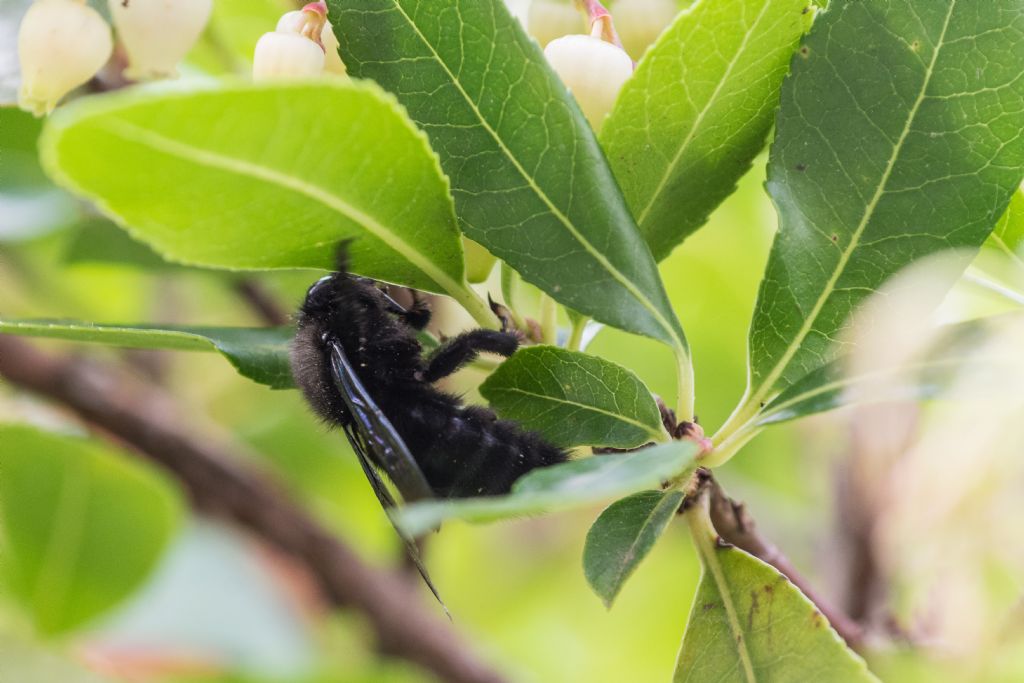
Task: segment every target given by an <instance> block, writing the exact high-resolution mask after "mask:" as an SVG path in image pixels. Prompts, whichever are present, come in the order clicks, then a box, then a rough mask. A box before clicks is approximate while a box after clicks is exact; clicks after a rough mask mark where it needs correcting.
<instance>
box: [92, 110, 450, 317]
mask: <svg viewBox="0 0 1024 683" xmlns="http://www.w3.org/2000/svg"><path fill="white" fill-rule="evenodd" d="M114 122H116V125H115V123H114ZM96 127H97V128H100V129H101V130H104V131H105V132H107V133H109V134H110V135H113V136H114V137H118V138H121V139H122V140H126V141H128V142H134V143H137V144H140V145H144V146H148V147H150V148H152V149H154V150H156V151H158V152H163V153H165V154H169V155H171V156H176V157H178V158H180V159H183V160H185V161H191V162H194V163H197V164H200V165H209V166H212V167H214V168H218V169H220V170H222V171H227V172H229V173H234V174H236V175H240V176H246V177H249V178H255V179H257V180H262V181H264V182H267V183H272V184H276V185H280V186H281V187H284V188H286V189H289V190H292V191H293V192H297V193H298V194H301V195H304V196H306V197H308V198H310V199H312V200H314V201H317V202H319V203H320V204H322V205H324V206H326V207H327V208H329V209H332V210H334V211H336V212H338V213H340V214H342V215H343V216H345V217H346V218H348V219H349V220H351V221H352V222H354V223H356V224H358V225H360V226H362V227H363V228H365V229H366V230H367V232H370V233H372V234H373V235H374V236H375V237H377V238H378V239H379V240H381V241H382V242H383V243H384V244H386V245H387V246H388V247H389V248H391V249H393V250H394V251H395V252H397V253H398V254H400V255H401V256H402V258H404V259H405V260H406V261H408V262H409V263H411V264H412V265H413V266H415V267H416V268H418V269H419V270H420V271H421V272H423V273H424V274H425V275H426V276H427V277H429V278H430V279H431V280H433V281H434V282H435V283H436V284H437V285H438V286H439V287H440V288H441V289H442V290H443V291H444V292H446V293H448V294H450V295H452V296H453V298H455V299H457V300H461V299H463V298H464V297H463V296H462V295H461V293H462V292H464V291H465V288H464V287H463V285H462V283H461V282H459V281H457V280H456V279H455V278H453V277H451V276H450V275H449V274H448V273H446V272H444V271H443V270H441V269H440V268H438V267H437V266H436V265H435V264H434V263H433V262H431V261H430V260H429V259H426V258H424V256H423V254H422V253H421V252H420V251H419V250H418V249H417V248H416V247H414V246H413V245H411V244H409V243H408V242H406V241H405V240H404V239H403V238H402V237H401V235H399V234H397V233H396V232H394V231H393V230H392V229H390V228H389V227H387V226H386V225H384V224H383V223H381V222H380V221H379V220H377V219H376V218H374V217H373V216H371V215H369V214H368V213H366V212H364V211H362V210H360V209H358V208H357V207H355V206H353V205H352V204H350V203H349V202H347V201H346V200H345V199H343V198H342V197H340V196H338V195H336V194H334V193H332V192H329V191H327V190H325V189H324V188H322V187H319V186H317V185H315V184H313V183H310V182H307V181H305V180H303V179H301V178H298V177H295V176H290V175H287V174H285V173H282V172H280V171H278V170H275V169H273V168H269V167H267V166H263V165H261V164H257V163H253V162H252V161H249V160H247V159H240V158H237V157H232V156H228V155H226V154H221V153H219V152H212V151H209V150H205V149H202V148H199V147H196V146H194V145H191V144H188V143H186V142H182V141H180V140H175V139H173V138H170V137H167V136H165V135H162V134H160V133H158V132H156V131H154V130H151V129H148V128H145V127H143V126H140V125H138V124H135V123H131V122H129V121H126V120H124V119H118V118H115V119H112V120H111V121H109V122H101V123H98V124H96Z"/></svg>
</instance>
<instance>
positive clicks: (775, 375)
mask: <svg viewBox="0 0 1024 683" xmlns="http://www.w3.org/2000/svg"><path fill="white" fill-rule="evenodd" d="M954 7H956V0H951V1H950V3H949V10H948V11H947V12H946V19H945V22H944V23H943V25H942V31H941V32H940V33H939V37H938V40H936V41H935V49H934V50H933V52H932V59H931V62H930V63H929V64H928V68H927V69H926V70H925V76H924V78H923V79H922V82H921V89H920V91H919V92H918V94H917V98H916V99H915V100H914V104H913V106H912V107H911V108H910V113H909V114H908V116H907V121H906V123H905V124H904V126H903V130H902V131H901V133H900V136H899V138H898V139H897V140H896V143H895V144H894V145H893V151H892V154H891V155H890V156H889V160H888V162H887V163H886V166H885V170H884V171H883V173H882V177H881V178H880V179H879V181H878V186H877V187H876V188H875V192H874V195H873V196H872V197H871V200H870V201H869V202H868V205H867V206H866V207H865V210H864V215H863V216H862V218H861V220H860V223H859V224H858V225H857V228H856V230H854V233H853V235H852V236H851V238H850V244H849V246H847V247H846V249H844V250H843V252H842V254H840V257H839V262H838V263H837V264H836V268H835V270H834V271H833V273H832V275H831V276H830V277H829V279H828V281H827V282H826V283H825V287H824V288H823V289H822V292H821V295H820V296H819V297H818V300H817V301H816V302H815V304H814V307H813V308H812V309H811V311H810V313H809V314H808V316H807V317H806V318H805V319H804V323H803V325H801V327H800V330H799V331H798V332H797V334H796V335H795V336H794V338H793V341H792V342H790V344H789V346H788V347H787V348H786V352H785V353H784V354H783V355H782V358H780V359H779V362H778V363H776V364H775V366H774V367H773V368H772V370H771V371H770V372H769V373H768V375H767V377H766V378H765V379H764V380H762V382H761V386H760V388H759V389H758V391H757V392H756V393H754V394H753V396H752V397H751V398H750V399H749V401H748V404H750V405H755V406H756V405H759V404H760V403H761V402H762V401H764V399H765V398H766V396H767V395H768V394H769V393H770V392H771V391H772V389H773V388H774V385H775V383H776V382H777V381H778V380H779V378H780V377H781V376H782V374H783V373H784V372H785V371H786V368H787V366H788V365H789V362H790V361H791V360H793V357H794V356H795V355H796V354H797V352H799V350H800V347H801V346H802V345H803V342H804V339H806V338H807V335H808V334H810V332H811V331H812V330H813V328H814V324H815V323H816V322H817V319H818V316H819V315H820V314H821V311H822V309H823V308H824V307H825V304H826V302H827V301H828V299H829V297H830V296H831V295H832V292H833V291H834V290H835V286H836V284H837V283H838V282H839V278H840V277H842V275H843V271H844V270H845V268H846V264H847V263H848V262H849V260H850V258H851V257H852V256H853V252H854V251H856V249H857V247H858V246H859V244H860V238H861V237H862V236H863V234H864V231H865V230H866V229H867V226H868V223H869V222H870V221H871V218H872V216H873V215H874V212H875V209H876V208H877V207H878V202H879V201H880V200H881V198H882V196H883V195H884V194H885V188H886V185H887V184H888V182H889V177H890V175H891V174H892V170H893V168H894V167H895V166H896V162H897V160H898V157H899V154H900V152H901V151H902V149H903V143H904V142H905V141H906V139H907V136H908V135H909V134H910V131H911V129H912V128H913V124H914V120H915V119H916V118H917V112H918V109H920V107H921V103H922V102H923V101H924V97H925V93H926V92H927V91H928V86H929V85H930V84H931V80H932V76H933V75H934V72H935V64H936V62H937V61H938V58H939V54H940V53H941V52H942V47H943V44H944V43H945V39H946V30H947V29H948V28H949V22H950V19H951V18H952V16H953V9H954Z"/></svg>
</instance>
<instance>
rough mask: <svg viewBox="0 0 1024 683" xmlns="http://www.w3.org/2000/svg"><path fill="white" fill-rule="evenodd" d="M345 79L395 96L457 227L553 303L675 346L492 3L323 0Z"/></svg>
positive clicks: (612, 209)
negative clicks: (440, 175) (440, 174)
mask: <svg viewBox="0 0 1024 683" xmlns="http://www.w3.org/2000/svg"><path fill="white" fill-rule="evenodd" d="M328 6H329V8H330V16H331V21H332V22H333V24H334V28H335V32H336V33H337V35H338V36H339V41H340V43H341V56H342V59H344V61H345V64H346V65H347V66H348V69H349V73H350V74H352V75H354V76H359V77H362V78H372V79H374V80H375V81H377V82H378V83H380V84H381V85H383V86H384V87H385V88H387V89H388V90H390V91H392V92H394V93H395V95H397V97H398V99H399V101H401V102H402V104H404V105H405V106H406V108H407V109H408V110H409V114H410V116H412V118H413V120H414V121H416V122H417V123H418V124H419V125H420V126H421V127H422V128H423V130H425V131H426V132H427V134H428V135H429V136H430V141H431V144H432V145H433V147H434V149H435V150H437V153H438V155H440V157H441V165H442V167H443V168H444V170H445V171H446V172H447V173H448V175H449V176H450V177H451V181H452V193H453V195H454V197H455V207H456V211H457V213H458V216H459V220H460V225H461V226H462V229H463V231H464V232H465V233H466V235H467V236H469V237H470V238H471V239H473V240H475V241H477V242H479V243H480V244H482V245H483V246H484V247H486V248H487V250H488V251H490V252H491V253H492V254H494V255H496V256H498V257H499V258H501V259H503V260H505V261H506V262H508V263H509V264H510V265H511V266H513V267H514V268H515V269H516V270H517V271H518V272H519V273H520V274H522V276H523V278H524V279H526V280H527V281H529V282H531V283H533V284H535V285H537V286H538V287H540V288H541V289H542V290H544V291H545V292H547V293H548V294H549V295H550V296H551V297H552V298H554V299H555V300H557V301H559V302H561V303H563V304H565V305H567V306H569V307H570V308H573V309H574V310H576V311H579V312H581V313H584V314H586V315H590V316H592V317H593V318H594V319H596V320H600V321H601V322H605V323H608V324H610V325H614V326H616V327H621V328H622V329H626V330H630V331H632V332H636V333H639V334H644V335H647V336H651V337H654V338H656V339H660V340H662V341H664V342H667V343H669V344H671V345H673V346H675V347H677V348H679V349H683V348H685V340H684V338H683V333H682V329H681V328H680V326H679V322H678V321H677V320H676V317H675V314H674V313H673V311H672V308H671V306H670V305H669V302H668V298H667V296H666V294H665V290H664V287H663V285H662V283H661V280H660V278H659V276H658V272H657V268H656V267H655V264H654V260H653V259H652V258H651V256H650V253H649V252H648V250H647V247H646V246H645V245H644V243H643V239H642V238H641V236H640V235H639V233H638V231H637V229H636V224H635V223H634V222H633V219H632V217H631V216H630V213H629V209H628V208H627V206H626V203H625V201H624V200H623V199H622V194H621V193H620V192H619V189H618V187H617V185H616V183H615V180H614V178H613V176H612V173H611V170H610V169H609V168H608V164H607V163H606V162H605V159H604V156H603V154H602V152H601V149H600V147H599V146H598V144H597V141H596V139H595V138H594V134H593V132H592V131H591V130H590V128H589V126H588V125H587V123H586V120H585V119H584V118H583V115H582V114H581V113H580V111H579V108H578V106H577V105H576V103H575V101H574V100H573V99H572V98H571V96H570V95H569V94H568V92H567V91H566V90H565V88H564V86H563V85H562V84H561V82H560V81H559V80H558V78H557V77H556V76H555V75H554V73H552V71H551V70H550V69H549V68H548V67H547V64H546V62H545V61H544V57H543V55H542V54H541V51H540V48H539V47H538V46H537V44H536V43H535V42H534V41H532V40H531V39H530V38H528V37H527V36H526V34H525V33H524V31H523V29H522V27H521V26H520V24H519V22H518V21H517V20H516V19H514V18H513V17H512V16H511V15H510V14H509V13H508V10H507V9H506V7H505V5H504V2H502V0H451V2H424V1H423V0H330V1H329V2H328Z"/></svg>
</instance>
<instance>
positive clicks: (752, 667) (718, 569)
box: [672, 542, 877, 683]
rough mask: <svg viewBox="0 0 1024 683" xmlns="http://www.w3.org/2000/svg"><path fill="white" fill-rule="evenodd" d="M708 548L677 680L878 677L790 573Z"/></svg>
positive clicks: (837, 681)
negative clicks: (788, 576) (841, 636)
mask: <svg viewBox="0 0 1024 683" xmlns="http://www.w3.org/2000/svg"><path fill="white" fill-rule="evenodd" d="M708 547H709V549H710V552H711V553H712V555H711V556H710V557H704V556H703V553H702V559H703V560H704V561H705V563H706V565H710V566H705V569H704V574H703V576H702V578H701V582H700V587H699V588H698V589H697V595H696V597H695V598H694V601H693V607H692V608H691V610H690V619H689V622H688V623H687V625H686V634H685V635H684V637H683V645H682V648H681V649H680V651H679V659H678V661H677V662H676V671H675V675H674V677H673V679H672V680H673V681H674V683H690V682H693V683H704V682H705V681H719V682H721V683H732V682H734V681H735V682H736V683H753V682H754V681H766V682H768V681H770V682H771V683H776V682H782V681H794V682H795V681H828V682H829V683H845V682H847V681H849V682H851V683H852V682H855V681H865V682H867V681H877V679H876V678H875V677H874V676H873V675H872V674H871V673H870V672H869V671H868V670H867V667H866V666H865V664H864V661H863V660H862V659H861V658H860V657H858V656H857V655H856V654H854V653H853V652H852V651H850V650H849V649H847V647H846V645H845V644H844V643H843V641H842V640H841V639H840V638H839V636H838V635H836V632H835V631H833V630H832V628H831V626H829V623H828V621H826V620H825V617H824V616H822V614H821V613H820V612H819V611H818V610H817V609H816V608H815V607H814V605H813V604H812V603H811V601H810V600H808V599H807V598H805V597H804V595H803V593H801V592H800V591H799V590H797V589H796V588H795V587H794V586H793V584H791V583H790V582H789V581H788V580H787V579H786V577H784V576H783V575H782V574H780V573H779V572H777V571H776V570H775V569H774V568H773V567H770V566H768V565H767V564H765V563H764V562H762V561H761V560H758V559H756V558H754V557H751V556H750V555H748V554H746V553H745V552H743V551H742V550H738V549H736V548H733V547H731V546H720V545H718V544H715V543H714V542H709V543H708Z"/></svg>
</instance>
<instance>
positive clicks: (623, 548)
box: [583, 490, 684, 608]
mask: <svg viewBox="0 0 1024 683" xmlns="http://www.w3.org/2000/svg"><path fill="white" fill-rule="evenodd" d="M683 498H684V495H683V492H682V491H677V490H673V491H641V492H640V493H636V494H633V495H632V496H629V497H628V498H623V499H622V500H619V501H616V502H614V503H612V504H611V505H610V506H609V507H608V509H606V510H605V511H604V512H602V513H601V516H600V517H598V518H597V521H596V522H594V525H593V526H592V527H590V531H589V532H588V533H587V543H586V545H585V546H584V548H583V573H584V574H585V575H586V577H587V582H588V583H590V587H591V588H593V589H594V592H595V593H597V595H598V597H599V598H601V600H602V601H603V602H604V604H605V606H606V607H608V608H611V606H612V602H613V601H614V600H615V597H616V596H617V595H618V594H619V591H620V590H622V586H623V585H624V584H625V583H626V579H628V578H629V577H630V576H632V574H633V572H634V571H636V568H637V567H638V566H640V563H641V562H642V561H643V559H644V558H645V557H647V553H649V552H650V550H651V548H653V547H654V543H655V541H657V540H658V538H659V537H660V536H661V534H662V532H664V531H665V528H666V527H667V526H668V523H669V522H670V521H672V518H673V517H674V516H675V514H676V511H677V510H678V509H679V506H680V504H682V502H683Z"/></svg>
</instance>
